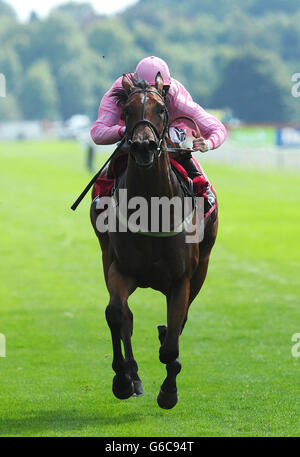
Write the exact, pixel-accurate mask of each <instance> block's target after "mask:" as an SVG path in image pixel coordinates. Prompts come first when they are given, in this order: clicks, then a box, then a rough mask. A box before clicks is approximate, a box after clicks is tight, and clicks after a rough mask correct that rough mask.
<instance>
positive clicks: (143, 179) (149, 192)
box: [126, 152, 180, 200]
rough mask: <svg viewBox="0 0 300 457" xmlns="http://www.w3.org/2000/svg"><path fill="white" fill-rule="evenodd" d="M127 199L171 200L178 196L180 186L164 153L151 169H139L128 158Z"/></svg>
mask: <svg viewBox="0 0 300 457" xmlns="http://www.w3.org/2000/svg"><path fill="white" fill-rule="evenodd" d="M126 187H127V192H128V197H129V198H131V197H135V196H140V197H144V198H146V199H147V200H148V199H150V198H151V197H163V196H166V197H168V198H172V197H174V196H176V195H180V186H179V185H178V181H177V179H176V177H175V174H174V173H173V171H172V169H171V165H170V161H169V157H168V155H167V153H166V152H163V153H162V154H161V156H160V157H159V158H158V159H157V160H156V161H155V163H154V165H153V166H152V167H151V168H141V167H139V166H137V165H136V163H135V162H134V160H133V159H132V158H131V157H130V156H129V158H128V166H127V176H126Z"/></svg>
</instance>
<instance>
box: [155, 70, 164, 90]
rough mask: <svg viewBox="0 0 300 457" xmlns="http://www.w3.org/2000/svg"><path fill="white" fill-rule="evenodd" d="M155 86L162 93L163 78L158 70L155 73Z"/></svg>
mask: <svg viewBox="0 0 300 457" xmlns="http://www.w3.org/2000/svg"><path fill="white" fill-rule="evenodd" d="M155 87H156V89H157V90H158V92H160V93H161V94H162V91H163V88H164V80H163V77H162V75H161V73H160V71H159V72H158V73H157V75H156V78H155Z"/></svg>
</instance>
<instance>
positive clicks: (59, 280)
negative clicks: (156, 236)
mask: <svg viewBox="0 0 300 457" xmlns="http://www.w3.org/2000/svg"><path fill="white" fill-rule="evenodd" d="M98 160H99V163H101V161H102V160H103V161H104V157H100V158H98ZM83 164H84V155H83V152H82V150H81V149H80V147H79V146H77V145H76V144H75V143H71V142H70V143H69V142H66V143H55V142H54V143H26V142H25V143H19V144H15V143H12V144H0V167H1V180H0V188H1V192H0V212H1V217H0V230H1V232H0V233H1V241H0V243H1V244H0V259H1V260H0V261H1V266H0V268H1V270H0V271H1V275H0V300H1V304H0V333H3V334H5V336H6V340H7V357H6V358H0V435H1V436H102V437H105V436H111V437H112V436H130V437H134V436H154V437H157V436H166V437H168V436H175V437H176V436H177V437H182V436H299V435H300V417H299V416H300V382H299V380H300V358H293V357H292V354H291V349H292V345H293V343H292V341H291V338H292V335H293V334H294V333H299V332H300V303H299V296H300V291H299V287H300V286H299V265H300V258H299V257H300V255H299V226H300V205H299V203H300V180H299V175H297V174H296V173H292V172H291V173H287V174H285V175H283V174H282V173H280V172H274V171H256V172H254V171H253V170H245V169H242V168H237V167H232V166H224V165H220V164H218V165H215V164H209V163H208V164H207V165H205V169H206V171H207V173H208V175H209V177H210V178H211V180H212V182H213V183H214V185H215V188H216V190H217V192H218V196H219V203H220V231H219V237H218V240H217V244H216V246H215V248H214V251H213V254H212V256H211V264H210V269H209V274H208V278H207V281H206V283H205V286H204V288H203V290H202V292H201V294H200V295H199V296H198V297H197V299H196V300H195V302H194V303H193V305H192V307H191V310H190V314H189V321H188V323H187V325H186V328H185V331H184V333H183V336H182V338H181V353H180V356H181V362H182V366H183V368H182V372H181V374H180V375H179V376H178V387H179V403H178V405H177V406H176V407H175V408H174V409H173V410H171V411H164V410H161V409H159V407H158V406H157V403H156V396H157V394H158V391H159V387H160V385H161V382H162V381H163V379H164V377H165V367H164V366H163V365H162V364H161V363H160V362H159V360H158V349H159V342H158V338H157V330H156V325H157V324H159V323H164V322H165V315H166V305H165V301H164V297H163V296H162V295H161V294H159V293H157V292H154V291H152V290H148V289H147V290H138V291H136V292H135V294H134V295H133V296H132V297H131V299H130V305H131V309H132V310H133V312H134V318H135V327H134V336H133V344H134V352H135V356H136V359H137V361H138V363H139V367H140V375H141V377H142V380H143V384H144V388H145V395H144V396H143V397H140V398H130V399H129V400H126V401H120V400H117V399H115V398H114V397H113V395H112V392H111V382H112V376H113V372H112V369H111V363H112V346H111V340H110V333H109V329H108V327H107V324H106V321H105V318H104V310H105V307H106V305H107V302H108V295H107V292H106V288H105V285H104V281H103V274H102V270H101V263H100V251H99V248H98V244H97V241H96V238H95V236H94V233H93V231H92V229H91V226H90V223H89V216H88V207H89V198H86V199H85V201H84V202H83V204H82V205H81V206H80V207H79V208H78V210H77V212H76V213H73V212H72V211H70V209H69V207H70V205H71V204H72V203H73V201H74V199H75V198H76V197H77V195H78V193H79V192H80V191H81V189H82V188H83V187H84V186H85V184H86V182H87V181H88V180H89V179H90V176H89V175H88V173H87V172H85V171H84V167H83Z"/></svg>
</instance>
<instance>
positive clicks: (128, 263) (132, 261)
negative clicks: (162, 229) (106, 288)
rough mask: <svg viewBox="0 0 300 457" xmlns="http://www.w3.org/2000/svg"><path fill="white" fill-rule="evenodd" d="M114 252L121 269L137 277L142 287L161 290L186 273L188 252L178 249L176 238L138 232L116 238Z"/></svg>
mask: <svg viewBox="0 0 300 457" xmlns="http://www.w3.org/2000/svg"><path fill="white" fill-rule="evenodd" d="M117 238H118V241H117V243H116V249H115V254H116V257H117V261H118V263H119V266H120V268H121V270H122V271H124V272H126V273H127V274H129V275H130V276H134V277H135V278H136V279H137V282H138V285H139V286H140V287H153V288H155V289H156V288H157V289H162V288H165V287H167V284H168V283H170V282H171V281H173V280H175V279H177V278H180V277H182V276H183V275H184V274H185V271H186V268H187V264H186V255H185V252H181V250H180V248H179V250H178V246H176V244H177V243H174V241H175V240H174V239H173V240H171V239H166V238H165V239H161V238H150V237H145V236H141V235H135V236H133V237H132V238H129V237H127V238H126V242H125V240H123V241H122V237H120V238H119V237H117Z"/></svg>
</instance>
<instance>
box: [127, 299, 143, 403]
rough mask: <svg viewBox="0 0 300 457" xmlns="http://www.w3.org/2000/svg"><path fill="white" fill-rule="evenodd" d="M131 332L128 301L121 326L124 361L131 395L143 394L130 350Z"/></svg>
mask: <svg viewBox="0 0 300 457" xmlns="http://www.w3.org/2000/svg"><path fill="white" fill-rule="evenodd" d="M132 333H133V314H132V312H131V311H130V308H129V306H128V303H127V302H126V303H125V306H124V321H123V327H122V340H123V344H124V351H125V362H126V364H127V367H128V370H129V373H130V376H131V379H132V381H133V386H134V393H133V395H143V393H144V390H143V386H142V381H141V380H140V377H139V375H138V365H137V363H136V361H135V358H134V356H133V352H132V345H131V337H132Z"/></svg>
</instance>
